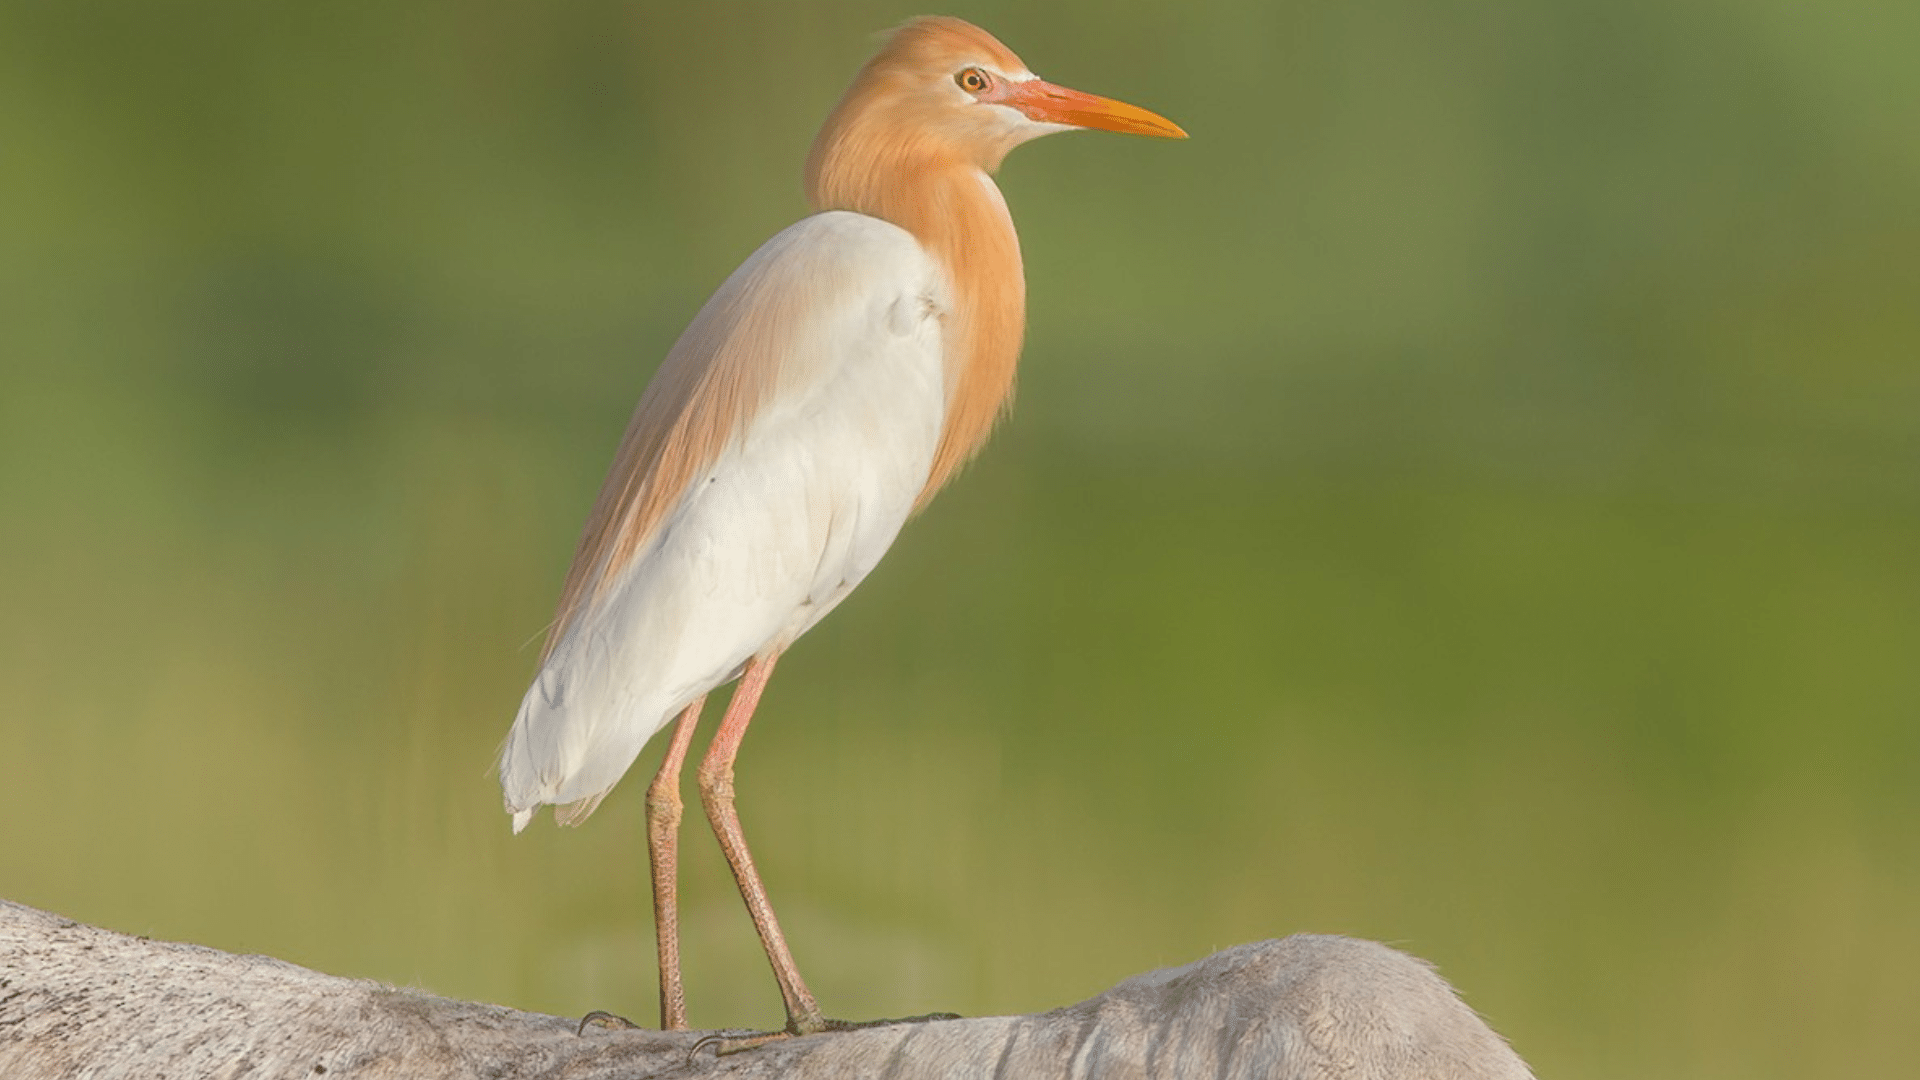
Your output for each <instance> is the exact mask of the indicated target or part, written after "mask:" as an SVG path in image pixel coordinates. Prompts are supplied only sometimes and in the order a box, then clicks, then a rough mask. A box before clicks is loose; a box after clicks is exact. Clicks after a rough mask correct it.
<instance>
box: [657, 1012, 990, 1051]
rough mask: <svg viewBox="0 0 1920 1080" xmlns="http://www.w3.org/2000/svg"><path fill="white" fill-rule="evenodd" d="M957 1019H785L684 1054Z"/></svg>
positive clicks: (704, 1042) (716, 1038)
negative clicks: (781, 1023) (768, 1028)
mask: <svg viewBox="0 0 1920 1080" xmlns="http://www.w3.org/2000/svg"><path fill="white" fill-rule="evenodd" d="M958 1019H960V1014H959V1013H949V1012H938V1013H927V1014H926V1015H925V1016H900V1017H892V1018H888V1019H883V1020H834V1019H832V1018H830V1017H824V1016H823V1017H820V1018H819V1019H817V1020H813V1021H811V1022H807V1021H799V1020H789V1021H787V1026H786V1027H785V1028H783V1029H781V1030H780V1031H753V1032H748V1033H746V1034H744V1035H709V1036H707V1037H706V1038H704V1039H701V1040H700V1041H699V1042H697V1043H694V1044H693V1049H692V1050H690V1051H688V1055H689V1056H691V1055H693V1054H697V1053H699V1052H700V1051H701V1050H702V1049H704V1048H706V1047H709V1046H711V1047H713V1053H714V1056H715V1057H725V1056H727V1055H728V1054H738V1053H740V1052H742V1051H744V1050H752V1049H754V1048H755V1047H760V1046H765V1045H766V1044H768V1043H770V1042H778V1041H780V1040H781V1039H797V1038H800V1037H801V1036H804V1035H821V1034H825V1033H827V1032H832V1031H859V1030H860V1029H862V1028H877V1027H891V1026H893V1025H894V1024H925V1023H930V1022H932V1021H935V1020H958Z"/></svg>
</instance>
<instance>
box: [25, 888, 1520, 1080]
mask: <svg viewBox="0 0 1920 1080" xmlns="http://www.w3.org/2000/svg"><path fill="white" fill-rule="evenodd" d="M576 1027H577V1021H576V1020H573V1019H566V1018H561V1017H554V1016H542V1015H540V1014H538V1013H527V1012H520V1011H518V1010H515V1009H508V1008H502V1007H500V1006H498V1005H481V1004H475V1003H472V1002H464V1001H451V1000H448V999H446V998H440V997H434V996H433V995H431V994H424V993H420V992H418V991H415V990H405V989H400V988H396V987H392V986H386V985H383V984H380V983H375V982H368V981H366V980H361V979H342V978H337V977H335V976H331V975H322V974H320V973H318V972H313V971H308V970H306V969H305V968H300V967H295V966H294V965H292V964H288V963H284V962H282V961H279V960H274V959H271V958H269V957H264V956H237V955H234V954H231V953H223V952H218V951H216V950H213V949H207V948H202V947H200V946H197V945H176V944H171V943H168V942H160V941H149V940H147V939H145V938H136V937H129V936H127V935H125V934H117V933H113V932H111V931H107V930H100V929H97V928H95V927H91V926H85V925H82V924H80V923H76V922H73V921H72V920H69V919H63V918H60V917H59V916H56V915H50V914H47V913H46V912H43V911H37V910H35V909H33V908H30V907H25V906H22V905H19V904H14V903H9V902H7V901H4V900H0V1077H5V1078H6V1080H40V1078H53V1077H61V1078H64V1077H88V1078H94V1077H98V1078H101V1080H114V1078H121V1077H125V1078H129V1080H131V1078H136V1077H137V1078H139V1080H150V1078H153V1077H183V1078H187V1077H193V1078H198V1077H223V1078H227V1077H230V1078H241V1077H263V1078H264V1077H286V1078H288V1080H293V1078H318V1077H328V1078H336V1077H348V1078H352V1080H361V1078H366V1080H373V1078H386V1077H407V1078H437V1077H460V1078H466V1077H473V1078H482V1077H484V1078H488V1080H533V1078H536V1077H540V1078H553V1080H558V1078H562V1077H564V1078H567V1080H600V1078H612V1077H658V1078H663V1080H664V1078H672V1077H700V1078H708V1077H727V1078H745V1077H765V1078H771V1077H782V1078H818V1080H825V1078H829V1077H832V1078H843V1077H888V1078H897V1080H917V1078H931V1077H992V1078H994V1080H1027V1078H1035V1077H1100V1078H1103V1080H1105V1078H1115V1080H1122V1078H1128V1077H1187V1076H1196V1077H1209V1078H1215V1080H1228V1078H1240V1077H1283V1078H1287V1080H1294V1078H1299V1080H1307V1078H1314V1080H1321V1078H1326V1080H1332V1078H1336V1077H1337V1078H1340V1080H1386V1078H1389V1077H1392V1078H1396V1080H1397V1078H1414V1077H1419V1078H1433V1080H1465V1078H1468V1077H1473V1078H1487V1080H1530V1078H1531V1077H1532V1074H1531V1073H1530V1072H1529V1071H1528V1070H1527V1067H1526V1065H1525V1064H1523V1063H1522V1062H1521V1060H1520V1059H1519V1057H1517V1056H1516V1055H1515V1054H1514V1053H1513V1051H1512V1050H1511V1049H1509V1048H1508V1047H1507V1044H1506V1043H1505V1042H1503V1041H1502V1040H1501V1038H1500V1037H1499V1036H1498V1035H1495V1034H1494V1033H1493V1031H1492V1030H1491V1029H1489V1028H1488V1027H1487V1025H1486V1024H1485V1023H1483V1022H1482V1021H1481V1020H1480V1018H1479V1017H1478V1016H1476V1015H1474V1013H1473V1010H1471V1009H1469V1008H1467V1007H1466V1006H1465V1005H1464V1004H1462V1003H1461V1001H1460V999H1459V998H1458V997H1456V996H1454V993H1453V990H1452V988H1451V987H1449V986H1448V985H1447V984H1446V982H1445V981H1443V980H1442V979H1441V978H1440V977H1439V976H1438V975H1436V974H1435V973H1434V972H1433V970H1432V968H1430V967H1428V966H1427V965H1426V964H1425V963H1423V962H1422V961H1420V960H1416V959H1414V958H1413V957H1410V956H1407V955H1406V954H1404V953H1400V952H1396V951H1394V950H1392V949H1389V948H1387V947H1386V946H1385V945H1379V944H1376V943H1374V942H1371V941H1357V940H1354V939H1352V938H1343V937H1326V936H1318V935H1309V934H1297V935H1295V936H1293V937H1289V938H1284V939H1281V940H1278V941H1264V942H1259V943H1256V944H1252V945H1241V946H1238V947H1236V948H1231V949H1228V950H1226V951H1224V952H1219V953H1215V954H1214V955H1212V956H1209V957H1207V958H1205V959H1203V960H1199V961H1196V962H1194V963H1191V964H1187V965H1186V966H1184V967H1178V968H1169V969H1166V970H1163V971H1154V972H1150V973H1148V974H1145V975H1139V976H1136V977H1134V978H1131V979H1128V980H1126V981H1125V982H1122V983H1121V984H1120V985H1118V986H1116V987H1114V988H1113V989H1111V990H1108V991H1107V992H1106V993H1104V994H1101V995H1100V996H1099V997H1096V998H1093V999H1092V1000H1090V1001H1085V1002H1082V1003H1080V1004H1078V1005H1072V1006H1069V1007H1067V1008H1064V1009H1056V1010H1054V1011H1052V1012H1048V1013H1040V1014H1036V1015H1032V1016H991V1017H982V1018H979V1019H970V1020H947V1021H936V1022H929V1023H918V1024H903V1025H896V1026H890V1027H882V1028H864V1029H859V1030H855V1031H848V1032H839V1033H833V1034H827V1035H815V1036H811V1037H808V1038H804V1039H792V1040H786V1041H782V1042H777V1043H772V1044H769V1045H767V1046H764V1047H761V1048H759V1049H755V1050H750V1051H747V1052H745V1053H740V1054H734V1055H730V1056H728V1057H724V1058H717V1057H715V1056H714V1055H713V1054H712V1053H711V1051H708V1050H702V1051H700V1052H698V1053H695V1052H694V1044H695V1043H696V1042H698V1041H699V1039H700V1038H701V1037H702V1035H703V1034H706V1033H701V1032H681V1033H672V1034H669V1033H663V1032H657V1031H643V1030H631V1031H627V1030H608V1029H603V1028H597V1027H589V1028H587V1030H586V1032H585V1034H576V1031H575V1029H576Z"/></svg>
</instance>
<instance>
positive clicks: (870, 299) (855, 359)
mask: <svg viewBox="0 0 1920 1080" xmlns="http://www.w3.org/2000/svg"><path fill="white" fill-rule="evenodd" d="M949 293H950V285H949V283H948V281H947V280H946V277H945V274H944V272H943V271H942V270H941V268H940V267H939V265H938V264H936V262H935V261H934V260H933V258H932V257H931V256H929V255H928V254H927V252H926V251H925V250H924V249H923V248H922V247H921V245H920V243H919V242H918V241H917V240H915V239H914V238H913V236H912V235H911V234H909V233H908V232H906V231H905V230H903V229H901V228H899V227H898V226H895V225H892V224H889V223H887V222H884V221H881V220H879V219H878V218H873V217H868V216H866V215H863V214H856V213H850V212H846V211H829V212H826V213H822V214H817V215H815V216H813V217H809V218H807V219H805V220H803V221H801V222H799V223H798V224H795V225H793V226H792V227H790V228H788V229H786V230H785V231H783V232H781V233H780V234H779V235H777V236H775V237H774V238H773V239H772V240H770V241H768V242H767V243H766V244H765V245H764V246H763V247H761V248H760V250H759V251H757V252H755V253H754V254H753V256H752V257H751V258H749V259H748V260H747V261H746V262H745V263H744V264H742V266H741V267H740V269H738V270H737V271H735V272H734V274H733V275H732V276H731V277H730V278H728V279H727V282H726V283H725V284H724V285H722V286H721V288H720V290H719V291H718V292H717V293H715V295H714V297H713V299H711V300H710V301H708V303H707V305H706V306H705V307H704V308H702V309H701V311H700V314H699V315H698V316H697V317H696V318H695V319H694V321H693V323H692V325H691V326H689V327H688V329H687V331H686V333H685V334H684V335H683V336H682V338H681V340H680V342H679V344H677V345H676V346H675V349H674V352H673V354H671V355H670V356H669V359H668V361H667V364H666V365H663V367H662V371H661V373H660V375H658V376H656V381H664V380H667V379H668V378H669V377H670V376H676V375H677V377H678V378H680V379H682V380H685V381H687V382H688V383H690V384H692V385H694V386H695V387H696V388H695V389H692V390H690V391H687V392H686V396H687V398H688V402H687V403H686V404H685V406H684V408H686V409H693V410H698V409H702V408H705V409H707V410H709V412H712V413H714V414H715V415H716V416H721V415H723V414H724V412H725V406H724V404H722V403H720V400H721V399H723V398H726V397H727V396H728V395H729V394H733V395H739V394H749V393H751V394H753V395H755V396H754V398H753V400H752V401H750V402H749V403H748V404H746V405H745V406H740V407H738V408H736V409H735V412H737V414H738V415H737V416H736V417H735V418H734V420H733V422H732V423H727V422H726V421H725V420H724V419H722V420H721V421H720V423H722V424H723V425H724V426H726V427H727V428H728V430H725V431H724V432H722V433H720V436H721V437H719V438H716V439H715V440H714V446H713V447H712V448H711V450H710V451H709V452H708V460H706V461H705V463H704V467H700V468H697V469H694V470H692V472H691V475H689V476H688V477H687V478H686V481H685V483H684V484H683V485H682V487H681V489H680V491H679V492H678V493H677V494H676V495H673V496H670V504H671V509H669V510H667V511H666V512H665V514H664V516H663V517H662V518H661V520H660V521H659V523H658V524H657V526H655V527H654V528H653V529H652V530H651V535H650V537H649V538H648V539H647V540H646V541H645V542H644V543H642V544H640V545H638V546H637V548H636V549H635V550H634V551H633V552H632V554H631V555H630V556H629V557H627V558H625V559H624V560H623V561H620V560H615V559H612V558H603V559H602V560H601V565H599V566H596V567H594V568H593V570H592V574H593V575H594V578H595V581H594V586H595V587H594V588H593V590H592V594H591V596H590V598H589V599H587V600H586V601H584V602H583V603H582V605H581V606H580V608H579V610H578V613H577V615H576V616H575V617H574V618H572V619H571V621H570V623H569V624H568V625H567V626H566V627H565V629H564V630H563V632H562V634H561V636H560V638H559V639H558V641H557V642H556V644H555V645H554V647H553V648H552V649H551V651H550V653H549V655H548V656H547V658H546V661H545V663H544V664H543V666H542V668H541V670H540V673H539V675H538V677H537V678H535V679H534V682H533V685H532V686H531V687H530V688H529V689H528V691H527V694H526V697H525V699H524V700H523V701H522V702H521V705H520V712H519V715H518V717H517V718H516V719H515V720H514V724H513V729H512V731H511V733H510V734H509V735H508V736H507V743H506V748H505V752H504V754H503V755H502V759H501V764H500V779H501V784H502V787H503V788H504V794H505V798H506V805H507V809H508V811H509V812H511V813H512V814H513V816H514V821H513V824H514V830H515V831H516V832H517V831H519V830H520V829H521V828H522V827H524V826H525V825H526V823H527V821H528V820H529V819H530V818H531V817H532V815H533V812H534V810H535V809H537V808H538V807H539V806H541V805H543V804H548V803H552V804H559V805H565V804H570V803H577V802H580V801H582V800H597V799H598V797H599V796H601V795H603V794H604V793H605V792H606V791H607V790H608V789H610V788H611V787H613V785H614V784H615V783H616V782H618V781H619V779H620V777H621V776H622V775H623V774H624V773H625V772H626V771H627V769H628V767H629V766H631V765H632V764H633V761H634V759H635V758H636V757H637V756H638V755H639V753H640V750H641V748H642V747H643V746H645V744H646V742H647V740H648V739H649V738H651V737H652V736H653V734H654V733H655V732H657V731H659V730H660V729H661V728H662V727H664V726H665V725H666V724H667V723H668V722H669V721H670V720H672V719H673V717H674V716H675V714H676V713H677V712H678V711H679V710H680V709H682V708H683V707H685V706H686V705H687V704H688V703H689V702H691V701H693V700H694V699H696V698H698V697H700V696H701V695H703V694H705V693H707V692H708V691H709V690H711V689H713V688H714V687H716V686H719V685H720V684H721V683H723V682H726V681H727V680H729V679H731V678H733V677H734V676H736V675H737V674H738V673H739V672H740V670H741V668H742V666H743V665H744V664H745V663H746V662H747V660H748V659H750V658H751V657H753V656H755V655H756V654H761V653H764V652H767V651H770V650H771V651H779V650H781V649H784V648H785V646H786V645H787V644H789V643H791V642H792V641H793V640H794V639H795V638H797V637H799V636H800V635H801V634H802V633H804V632H805V631H806V630H807V629H808V628H809V627H811V626H812V625H813V624H814V623H815V622H816V621H818V620H819V619H820V618H821V617H822V616H824V615H825V614H826V613H827V612H828V611H829V610H831V609H832V608H833V606H834V605H835V604H838V603H839V602H840V601H841V600H842V599H844V598H845V597H846V595H847V594H848V593H849V592H850V591H851V590H852V589H853V587H854V586H855V585H858V584H859V583H860V581H861V579H862V578H864V577H865V576H866V575H867V573H868V571H870V570H872V569H873V567H874V564H875V563H877V562H878V561H879V560H880V557H881V555H883V554H884V553H885V552H886V550H887V548H888V547H889V546H891V545H892V543H893V539H894V537H895V535H897V534H898V533H899V531H900V527H901V525H903V524H904V523H905V522H906V519H907V517H908V515H909V514H910V513H911V512H912V510H913V507H914V504H915V501H916V499H917V498H918V497H919V495H920V493H921V491H922V489H923V488H924V487H925V486H926V484H927V478H928V475H929V471H930V469H931V468H932V463H933V458H934V452H935V449H936V447H937V445H938V443H939V441H940V434H941V428H942V422H943V418H944V415H945V409H946V371H947V366H946V365H945V364H944V363H943V354H942V345H943V334H942V329H943V326H942V324H943V319H944V317H945V315H946V314H947V312H948V310H949V308H950V304H951V300H950V296H949ZM769 312H771V313H772V314H769ZM670 366H671V367H673V368H674V370H673V371H669V367H670ZM715 372H720V373H721V374H720V375H719V378H721V379H723V380H733V381H735V382H737V383H739V384H740V385H735V386H728V385H715V384H714V381H713V378H712V376H713V375H714V373H715ZM744 387H754V388H758V389H757V391H751V392H750V391H749V390H747V389H744ZM667 392H671V391H670V390H669V391H667ZM654 393H655V388H654V387H649V390H648V394H649V395H653V394H654ZM703 395H704V396H703ZM646 407H647V403H646V402H645V401H644V400H643V402H642V409H645V408H646ZM590 805H591V804H589V806H590Z"/></svg>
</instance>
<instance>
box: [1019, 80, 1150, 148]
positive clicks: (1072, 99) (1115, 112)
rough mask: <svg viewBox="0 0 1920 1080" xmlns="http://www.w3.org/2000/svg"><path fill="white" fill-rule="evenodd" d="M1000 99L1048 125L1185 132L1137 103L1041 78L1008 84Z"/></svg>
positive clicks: (1138, 132)
mask: <svg viewBox="0 0 1920 1080" xmlns="http://www.w3.org/2000/svg"><path fill="white" fill-rule="evenodd" d="M1000 100H1001V102H1002V103H1004V104H1007V105H1011V106H1013V107H1014V108H1016V109H1019V110H1020V112H1021V113H1022V114H1023V115H1025V116H1026V117H1027V119H1029V120H1039V121H1041V122H1043V123H1048V124H1071V125H1072V126H1074V127H1083V128H1098V129H1099V130H1101V131H1121V132H1125V133H1127V134H1129V135H1157V136H1159V137H1160V138H1163V139H1184V138H1186V137H1187V133H1186V132H1184V131H1181V130H1180V125H1178V124H1176V123H1174V122H1173V121H1171V120H1169V119H1167V118H1166V117H1164V116H1161V115H1159V114H1157V113H1150V112H1148V111H1147V110H1145V109H1143V108H1141V107H1139V106H1138V105H1129V104H1127V103H1126V102H1124V101H1115V100H1113V99H1112V98H1103V97H1100V96H1099V95H1097V94H1085V93H1081V92H1080V91H1078V90H1069V89H1067V88H1066V87H1064V86H1055V85H1054V84H1052V83H1050V82H1046V81H1044V80H1041V79H1030V80H1028V81H1026V82H1019V83H1014V84H1012V85H1011V86H1008V87H1007V88H1006V90H1005V91H1004V92H1003V95H1002V96H1001V98H1000Z"/></svg>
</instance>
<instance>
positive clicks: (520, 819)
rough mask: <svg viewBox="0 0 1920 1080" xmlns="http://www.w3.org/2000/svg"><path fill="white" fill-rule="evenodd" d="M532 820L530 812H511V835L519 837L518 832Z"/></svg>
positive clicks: (531, 812)
mask: <svg viewBox="0 0 1920 1080" xmlns="http://www.w3.org/2000/svg"><path fill="white" fill-rule="evenodd" d="M532 820H533V811H532V810H515V811H514V812H513V835H515V836H519V835H520V830H521V829H524V828H526V827H527V822H529V821H532Z"/></svg>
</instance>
